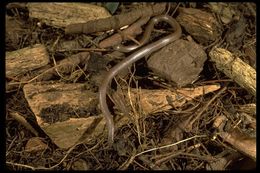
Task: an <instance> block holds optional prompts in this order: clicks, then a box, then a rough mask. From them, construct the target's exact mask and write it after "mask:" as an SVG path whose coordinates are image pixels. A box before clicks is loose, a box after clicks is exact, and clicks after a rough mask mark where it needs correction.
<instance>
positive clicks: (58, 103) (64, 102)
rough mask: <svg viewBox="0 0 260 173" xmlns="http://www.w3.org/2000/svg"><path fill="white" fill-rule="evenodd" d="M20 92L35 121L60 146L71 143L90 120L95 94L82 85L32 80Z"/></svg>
mask: <svg viewBox="0 0 260 173" xmlns="http://www.w3.org/2000/svg"><path fill="white" fill-rule="evenodd" d="M23 90H24V94H25V98H26V99H27V101H28V103H29V106H30V108H31V110H32V111H33V113H34V114H35V116H36V120H37V123H38V124H39V126H40V127H41V128H42V129H43V130H44V131H45V133H46V134H47V135H48V136H49V137H50V138H51V139H52V140H53V142H54V143H55V144H56V145H58V146H59V147H61V148H68V147H71V146H73V145H74V144H75V143H76V142H77V141H78V140H79V139H80V137H81V136H82V135H83V134H84V132H85V130H86V129H87V128H88V124H91V123H92V121H94V119H89V118H88V117H89V116H90V115H91V114H92V115H93V114H96V106H97V104H98V100H97V95H96V93H93V92H92V91H90V90H88V89H87V86H86V85H85V84H65V83H53V82H49V83H43V82H39V83H33V84H26V85H24V88H23Z"/></svg>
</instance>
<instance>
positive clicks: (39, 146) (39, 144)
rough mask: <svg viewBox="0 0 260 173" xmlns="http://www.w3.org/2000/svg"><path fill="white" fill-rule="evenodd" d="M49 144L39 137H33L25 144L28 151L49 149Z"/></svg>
mask: <svg viewBox="0 0 260 173" xmlns="http://www.w3.org/2000/svg"><path fill="white" fill-rule="evenodd" d="M47 148H48V146H47V145H46V144H45V143H44V142H43V141H42V139H41V138H39V137H33V138H30V139H29V140H28V142H27V143H26V146H25V151H27V152H37V151H42V150H45V149H47Z"/></svg>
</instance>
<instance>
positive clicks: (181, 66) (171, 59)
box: [147, 39, 207, 87]
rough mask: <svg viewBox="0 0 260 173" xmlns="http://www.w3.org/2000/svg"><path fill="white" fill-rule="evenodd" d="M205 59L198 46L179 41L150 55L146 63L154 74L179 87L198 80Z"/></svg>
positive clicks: (193, 43) (189, 42)
mask: <svg viewBox="0 0 260 173" xmlns="http://www.w3.org/2000/svg"><path fill="white" fill-rule="evenodd" d="M206 59H207V55H206V53H205V52H204V50H203V49H202V47H201V46H200V45H198V44H196V43H195V42H191V41H186V40H182V39H180V40H176V41H175V42H173V43H171V44H169V45H167V46H165V47H164V48H162V49H160V50H159V51H158V52H155V53H154V54H152V55H151V57H150V58H149V60H148V62H147V63H148V67H149V68H150V69H152V70H153V72H154V73H156V74H158V75H159V76H161V77H163V78H165V79H167V80H170V81H172V82H174V83H175V84H177V86H179V87H181V86H184V85H187V84H190V83H192V82H194V81H195V80H196V79H197V78H198V76H199V73H200V72H201V71H202V69H203V65H204V62H205V61H206Z"/></svg>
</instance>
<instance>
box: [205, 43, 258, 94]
mask: <svg viewBox="0 0 260 173" xmlns="http://www.w3.org/2000/svg"><path fill="white" fill-rule="evenodd" d="M209 56H210V58H211V61H213V62H215V63H216V67H217V68H218V69H219V70H220V71H222V72H223V73H225V74H226V75H227V76H228V77H230V78H231V79H233V80H234V81H235V82H236V83H237V84H239V85H240V86H241V87H243V88H245V89H246V90H247V91H248V92H249V93H251V94H252V95H253V96H256V70H255V69H254V68H252V67H251V66H250V65H248V64H246V63H245V62H243V61H242V60H241V59H240V58H239V57H235V56H234V55H233V54H232V53H231V52H229V51H228V50H226V49H223V48H215V49H213V50H211V51H210V52H209Z"/></svg>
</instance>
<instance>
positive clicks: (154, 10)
mask: <svg viewBox="0 0 260 173" xmlns="http://www.w3.org/2000/svg"><path fill="white" fill-rule="evenodd" d="M165 7H166V3H158V4H155V5H150V6H146V7H143V8H140V9H136V10H133V11H131V12H129V13H125V14H120V15H115V16H112V17H109V18H106V19H99V20H92V21H89V22H87V23H79V24H72V25H69V26H67V27H66V28H65V33H66V34H75V33H85V34H89V33H93V32H101V31H108V30H111V29H119V28H121V27H123V26H126V25H130V24H132V23H134V22H135V21H136V20H138V19H139V18H142V17H147V16H156V15H158V14H162V13H163V11H164V10H165Z"/></svg>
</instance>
